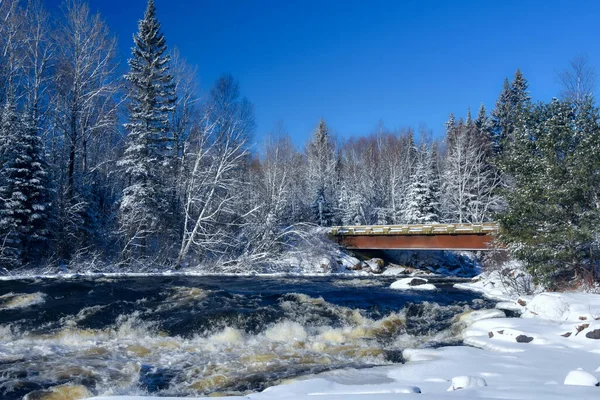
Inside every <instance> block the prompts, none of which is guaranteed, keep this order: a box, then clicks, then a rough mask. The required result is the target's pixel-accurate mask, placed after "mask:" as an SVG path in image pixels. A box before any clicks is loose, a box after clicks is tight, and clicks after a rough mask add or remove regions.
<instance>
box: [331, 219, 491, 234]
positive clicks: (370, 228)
mask: <svg viewBox="0 0 600 400" xmlns="http://www.w3.org/2000/svg"><path fill="white" fill-rule="evenodd" d="M498 231H499V226H498V224H496V223H493V222H485V223H481V224H417V225H410V224H407V225H351V226H334V227H332V228H331V229H330V231H329V233H330V234H331V235H333V236H360V235H369V236H372V235H485V234H493V233H496V232H498Z"/></svg>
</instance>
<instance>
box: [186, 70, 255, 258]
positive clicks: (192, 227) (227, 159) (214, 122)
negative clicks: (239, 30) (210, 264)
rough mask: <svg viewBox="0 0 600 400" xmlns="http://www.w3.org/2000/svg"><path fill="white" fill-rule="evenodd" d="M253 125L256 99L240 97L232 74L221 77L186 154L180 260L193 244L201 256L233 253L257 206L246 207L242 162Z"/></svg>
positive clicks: (218, 255) (246, 159)
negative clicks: (251, 100) (239, 233)
mask: <svg viewBox="0 0 600 400" xmlns="http://www.w3.org/2000/svg"><path fill="white" fill-rule="evenodd" d="M254 126H255V123H254V114H253V109H252V105H251V104H250V103H249V102H248V101H247V100H246V99H245V98H240V91H239V84H238V83H237V81H236V80H235V79H233V77H232V76H231V75H225V76H223V77H221V78H220V79H219V80H218V81H217V82H216V84H215V86H214V87H213V89H212V90H211V95H210V99H209V101H208V104H207V106H206V109H205V117H204V120H203V121H202V124H201V126H200V127H199V128H198V129H199V131H198V132H197V134H194V135H192V137H193V138H194V140H193V141H192V142H191V143H190V145H189V150H188V154H186V156H185V159H186V166H185V171H184V178H185V182H186V190H185V193H186V197H185V203H184V225H183V237H182V240H181V243H180V248H179V255H178V257H177V265H182V264H183V263H184V262H186V261H187V260H188V256H189V255H190V253H191V251H192V250H193V251H194V254H195V255H196V257H197V258H198V259H205V258H207V257H211V256H213V257H217V258H218V257H220V256H223V255H224V254H227V253H228V252H229V253H230V254H235V252H234V251H235V250H236V247H237V246H239V243H238V242H237V240H236V233H237V230H238V228H239V226H240V225H243V224H244V219H245V217H246V216H247V214H248V213H250V212H252V211H253V210H245V209H244V208H243V204H244V201H243V197H244V195H245V194H246V188H245V185H246V184H247V182H246V181H245V177H244V175H243V167H244V166H246V165H247V163H248V156H249V152H248V148H247V142H248V139H249V137H250V135H251V134H252V132H253V130H254ZM240 208H241V209H240ZM237 250H238V251H239V248H238V249H237Z"/></svg>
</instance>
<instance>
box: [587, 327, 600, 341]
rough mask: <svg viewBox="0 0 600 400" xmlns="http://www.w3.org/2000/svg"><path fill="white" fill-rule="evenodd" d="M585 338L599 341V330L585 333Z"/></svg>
mask: <svg viewBox="0 0 600 400" xmlns="http://www.w3.org/2000/svg"><path fill="white" fill-rule="evenodd" d="M585 337H586V338H588V339H596V340H598V339H600V329H594V330H593V331H590V332H588V333H586V334H585Z"/></svg>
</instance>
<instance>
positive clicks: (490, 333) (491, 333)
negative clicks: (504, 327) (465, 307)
mask: <svg viewBox="0 0 600 400" xmlns="http://www.w3.org/2000/svg"><path fill="white" fill-rule="evenodd" d="M488 337H489V338H490V339H491V338H493V337H494V332H492V331H489V332H488Z"/></svg>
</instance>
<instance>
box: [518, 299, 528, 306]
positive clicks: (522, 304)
mask: <svg viewBox="0 0 600 400" xmlns="http://www.w3.org/2000/svg"><path fill="white" fill-rule="evenodd" d="M517 304H518V305H520V306H521V307H525V306H526V305H527V302H526V301H525V300H522V299H519V300H517Z"/></svg>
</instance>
